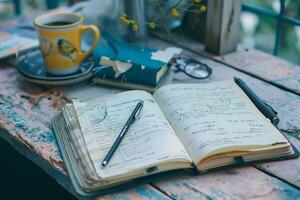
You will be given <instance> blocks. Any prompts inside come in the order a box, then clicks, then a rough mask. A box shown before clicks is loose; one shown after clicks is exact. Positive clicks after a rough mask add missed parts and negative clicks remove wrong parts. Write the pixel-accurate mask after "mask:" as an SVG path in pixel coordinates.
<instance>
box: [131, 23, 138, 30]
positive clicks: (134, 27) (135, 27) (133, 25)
mask: <svg viewBox="0 0 300 200" xmlns="http://www.w3.org/2000/svg"><path fill="white" fill-rule="evenodd" d="M131 28H132V30H134V31H137V30H138V29H139V26H138V25H137V24H132V25H131Z"/></svg>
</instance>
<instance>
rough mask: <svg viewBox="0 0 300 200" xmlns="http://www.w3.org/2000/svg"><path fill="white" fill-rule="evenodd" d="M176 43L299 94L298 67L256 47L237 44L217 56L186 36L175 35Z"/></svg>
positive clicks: (159, 36)
mask: <svg viewBox="0 0 300 200" xmlns="http://www.w3.org/2000/svg"><path fill="white" fill-rule="evenodd" d="M153 35H154V36H155V37H157V38H160V39H161V40H164V41H168V39H167V38H166V36H165V35H162V34H161V33H154V34H153ZM175 41H176V45H178V46H180V47H182V48H184V49H186V50H189V51H192V52H194V53H196V54H198V55H202V56H205V57H207V58H210V59H213V60H215V61H217V62H220V63H223V64H224V65H227V66H230V67H232V68H234V69H237V70H239V71H243V72H246V73H247V74H250V75H251V76H253V77H257V78H259V79H262V80H266V81H268V82H270V83H271V84H273V85H276V86H278V87H280V88H284V89H285V90H289V91H291V92H293V93H296V94H300V78H299V77H300V67H299V66H298V65H295V64H293V63H291V62H288V61H287V60H284V59H281V58H279V57H276V56H273V55H271V54H267V53H264V52H262V51H260V50H257V49H252V48H246V47H244V46H242V45H238V48H237V51H235V52H232V53H229V54H226V55H222V56H217V55H213V54H210V53H208V52H206V51H205V50H204V45H202V44H199V43H198V42H194V41H192V40H191V39H189V38H186V37H180V36H179V37H176V40H175Z"/></svg>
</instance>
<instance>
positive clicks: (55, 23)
mask: <svg viewBox="0 0 300 200" xmlns="http://www.w3.org/2000/svg"><path fill="white" fill-rule="evenodd" d="M70 24H73V22H67V21H57V22H50V23H47V24H45V26H65V25H70Z"/></svg>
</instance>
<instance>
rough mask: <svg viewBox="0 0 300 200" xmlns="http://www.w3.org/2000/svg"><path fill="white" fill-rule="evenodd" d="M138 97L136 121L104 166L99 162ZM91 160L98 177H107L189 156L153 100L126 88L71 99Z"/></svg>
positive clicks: (148, 96) (188, 159) (144, 93)
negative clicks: (103, 95)
mask: <svg viewBox="0 0 300 200" xmlns="http://www.w3.org/2000/svg"><path fill="white" fill-rule="evenodd" d="M139 100H143V101H144V106H143V109H142V110H141V112H140V114H139V116H138V118H137V120H136V121H135V122H134V123H133V124H132V125H131V127H130V129H129V130H128V132H127V134H126V136H125V137H124V139H123V141H122V142H121V144H120V146H119V147H118V149H117V151H116V152H115V154H114V155H113V157H112V159H111V161H110V162H109V164H108V166H106V167H104V168H103V167H101V161H102V160H103V158H104V156H105V155H106V153H107V152H108V150H109V149H110V147H111V146H112V144H113V142H114V141H115V139H116V137H117V135H118V134H119V133H120V131H121V129H122V128H123V126H124V124H125V122H126V121H127V119H128V118H129V116H130V114H131V112H132V111H133V109H134V108H135V106H136V105H137V103H138V101H139ZM74 107H75V110H76V112H77V116H78V119H79V123H80V126H81V129H82V132H83V136H84V140H85V142H86V145H87V148H88V151H89V153H90V155H91V159H92V161H93V163H94V165H95V168H96V170H97V173H98V174H99V176H100V177H109V176H115V175H119V174H123V173H126V172H128V171H132V170H133V169H137V168H142V167H144V166H147V165H152V164H155V163H159V162H162V161H166V160H172V159H181V160H182V161H183V160H185V162H187V161H189V162H191V158H190V157H189V155H188V153H187V152H186V150H185V148H184V147H183V145H182V144H181V142H180V140H179V139H178V138H177V136H176V134H175V132H174V130H173V129H172V127H171V126H170V124H169V123H168V121H167V120H166V118H165V117H164V115H163V113H162V112H161V110H160V109H159V107H158V105H157V104H156V103H155V101H154V99H153V97H152V96H151V95H150V94H148V93H146V92H142V91H129V92H124V93H120V94H117V95H113V96H111V97H107V98H98V99H93V100H90V101H87V102H76V101H75V102H74Z"/></svg>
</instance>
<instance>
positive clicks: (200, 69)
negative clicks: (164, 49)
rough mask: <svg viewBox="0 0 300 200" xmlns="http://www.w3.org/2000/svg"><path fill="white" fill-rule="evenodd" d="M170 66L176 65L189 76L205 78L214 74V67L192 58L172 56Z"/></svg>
mask: <svg viewBox="0 0 300 200" xmlns="http://www.w3.org/2000/svg"><path fill="white" fill-rule="evenodd" d="M169 66H171V67H172V66H174V67H176V68H177V69H178V70H179V71H181V72H183V73H185V74H186V75H187V76H189V77H191V78H195V79H205V78H208V77H209V76H210V75H211V74H212V69H211V68H210V67H209V66H207V65H206V64H205V63H202V62H200V61H197V60H194V59H192V58H186V57H175V58H172V60H171V61H170V62H169Z"/></svg>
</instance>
